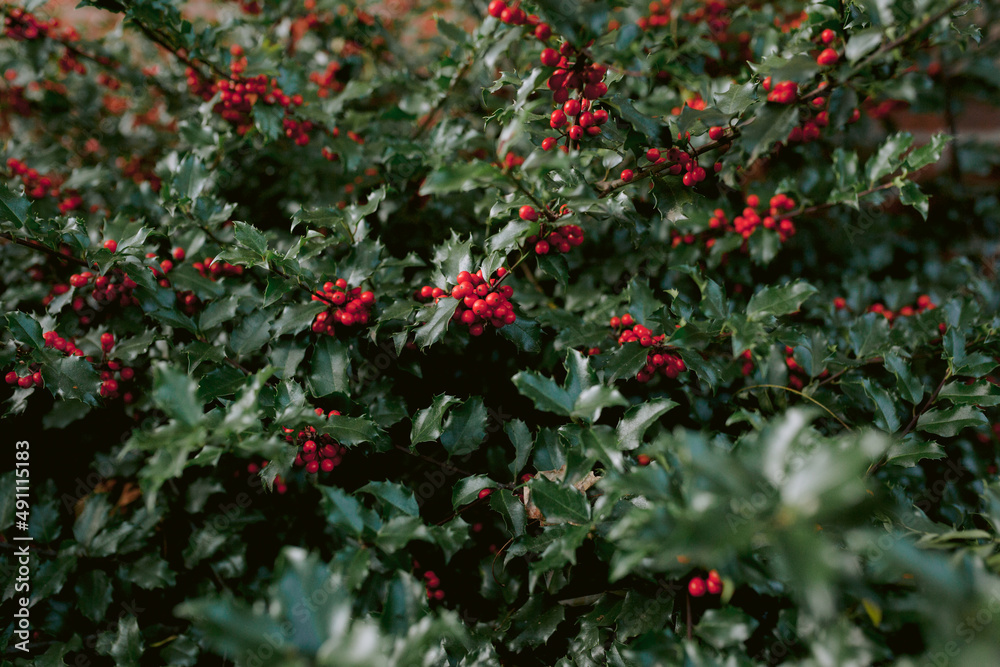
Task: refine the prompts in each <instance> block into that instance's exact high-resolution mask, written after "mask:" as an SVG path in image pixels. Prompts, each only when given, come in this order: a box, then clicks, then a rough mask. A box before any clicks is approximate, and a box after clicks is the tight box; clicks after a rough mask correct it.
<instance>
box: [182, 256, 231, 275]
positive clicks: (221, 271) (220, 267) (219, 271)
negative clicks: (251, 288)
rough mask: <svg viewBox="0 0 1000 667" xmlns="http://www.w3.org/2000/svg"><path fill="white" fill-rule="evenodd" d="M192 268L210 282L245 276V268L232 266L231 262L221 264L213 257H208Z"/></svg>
mask: <svg viewBox="0 0 1000 667" xmlns="http://www.w3.org/2000/svg"><path fill="white" fill-rule="evenodd" d="M191 266H193V267H194V269H195V270H196V271H197V272H198V273H200V274H201V277H202V278H208V279H210V280H218V279H219V278H225V277H226V276H241V275H243V267H242V266H236V265H233V264H230V263H229V262H220V261H218V260H214V259H212V258H211V257H206V258H205V259H203V260H202V261H200V262H195V263H194V264H192V265H191Z"/></svg>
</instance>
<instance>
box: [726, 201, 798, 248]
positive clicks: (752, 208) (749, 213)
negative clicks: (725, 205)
mask: <svg viewBox="0 0 1000 667" xmlns="http://www.w3.org/2000/svg"><path fill="white" fill-rule="evenodd" d="M746 204H747V205H746V208H744V209H743V213H742V215H737V216H736V217H734V218H733V230H734V231H735V232H736V233H738V234H740V235H741V236H743V238H745V239H748V238H750V236H751V235H752V234H753V233H754V230H756V229H757V228H758V227H763V228H764V229H776V230H777V231H778V237H779V238H780V239H781V241H782V242H785V241H787V240H788V239H789V238H791V237H792V236H794V235H795V224H794V223H793V222H792V221H791V220H790V219H789V218H786V217H782V216H783V215H784V214H787V213H788V212H789V211H791V210H793V209H794V208H795V200H794V199H792V198H791V197H789V196H788V195H786V194H784V193H780V192H779V193H778V194H776V195H774V196H773V197H771V200H770V201H769V202H768V208H767V212H766V213H765V214H764V217H763V218H762V217H761V216H760V213H758V211H757V209H758V207H759V206H760V197H758V196H757V195H749V196H748V197H747V198H746ZM709 225H711V220H709Z"/></svg>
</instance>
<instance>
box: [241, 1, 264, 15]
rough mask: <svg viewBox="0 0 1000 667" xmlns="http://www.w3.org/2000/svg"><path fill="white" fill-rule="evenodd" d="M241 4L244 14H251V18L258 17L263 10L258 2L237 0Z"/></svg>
mask: <svg viewBox="0 0 1000 667" xmlns="http://www.w3.org/2000/svg"><path fill="white" fill-rule="evenodd" d="M237 2H239V4H240V9H241V10H243V13H244V14H250V15H251V16H257V15H258V14H260V13H261V12H262V11H263V9H261V6H260V3H259V2H257V0H237Z"/></svg>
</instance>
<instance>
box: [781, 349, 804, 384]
mask: <svg viewBox="0 0 1000 667" xmlns="http://www.w3.org/2000/svg"><path fill="white" fill-rule="evenodd" d="M794 354H795V350H794V349H793V348H791V347H789V346H788V345H786V346H785V367H786V368H787V369H788V386H789V387H791V388H792V389H798V390H801V389H802V387H804V386H805V384H806V380H807V379H808V377H807V376H806V372H805V370H803V368H802V366H799V364H798V362H797V361H795V356H794Z"/></svg>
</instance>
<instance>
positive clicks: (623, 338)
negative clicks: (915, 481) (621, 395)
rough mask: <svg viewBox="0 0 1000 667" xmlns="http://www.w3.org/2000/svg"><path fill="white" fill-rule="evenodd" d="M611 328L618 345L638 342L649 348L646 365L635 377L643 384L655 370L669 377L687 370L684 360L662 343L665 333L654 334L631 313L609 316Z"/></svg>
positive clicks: (650, 377)
mask: <svg viewBox="0 0 1000 667" xmlns="http://www.w3.org/2000/svg"><path fill="white" fill-rule="evenodd" d="M611 328H612V329H614V330H615V333H616V334H617V335H618V345H619V346H621V345H624V344H625V343H639V344H640V345H642V346H643V347H648V348H650V351H649V353H648V354H647V355H646V365H645V366H643V367H642V368H641V369H640V370H639V372H638V373H637V374H636V376H635V379H636V380H638V381H639V382H641V383H643V384H645V383H646V382H649V381H650V380H652V379H653V377H654V376H655V375H656V373H657V371H659V372H660V373H662V374H663V375H665V376H666V377H668V378H670V379H674V378H676V377H677V376H678V375H680V374H681V373H683V372H684V371H686V370H687V365H686V364H685V363H684V360H683V359H681V358H680V357H679V356H677V355H676V354H671V353H670V351H669V350H671V349H672V348H670V347H668V346H667V345H665V344H664V343H663V341H665V340H666V338H667V337H666V334H660V335H659V336H654V335H653V332H652V331H650V330H649V328H647V327H645V326H643V325H641V324H636V322H635V320H634V319H633V317H632V315H630V314H629V313H625V314H624V315H622V316H621V317H618V316H617V315H616V316H615V317H612V318H611Z"/></svg>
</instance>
